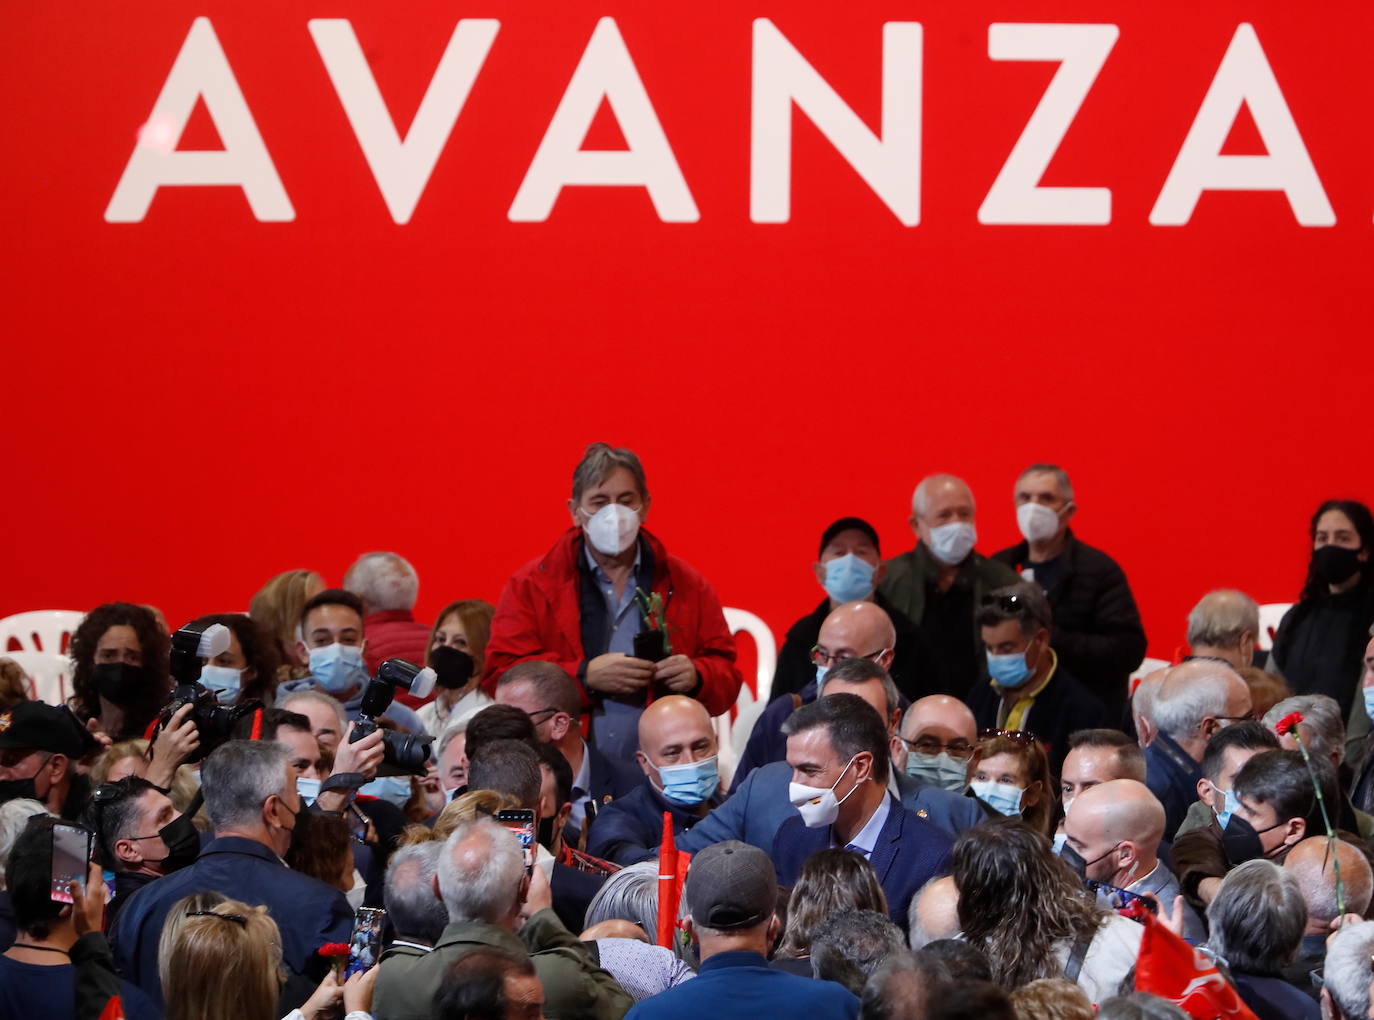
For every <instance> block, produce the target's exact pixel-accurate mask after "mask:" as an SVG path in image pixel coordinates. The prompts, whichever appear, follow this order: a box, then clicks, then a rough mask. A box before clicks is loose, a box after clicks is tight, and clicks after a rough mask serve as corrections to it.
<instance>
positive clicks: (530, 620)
mask: <svg viewBox="0 0 1374 1020" xmlns="http://www.w3.org/2000/svg"><path fill="white" fill-rule="evenodd" d="M568 512H569V514H570V516H571V518H572V521H571V523H572V527H570V528H569V529H568V530H567V531H565V532H564V533H563V535H562V536H561V537H560V538H559V539H558V541H557V543H555V545H554V547H553V548H552V549H550V550H549V551H548V552H547V553H546V554H545V555H544V556H542V557H540V558H539V559H537V560H534V561H533V562H531V563H529V564H527V565H526V566H524V567H522V568H520V569H519V570H518V571H516V572H515V574H514V575H513V576H512V577H511V579H510V580H509V581H508V582H507V583H506V586H505V589H504V590H503V591H502V592H501V598H500V601H499V602H498V603H497V605H496V614H495V616H494V617H493V618H492V621H491V638H490V640H489V641H488V643H487V662H486V671H485V672H484V674H483V676H482V686H483V688H484V689H485V690H486V691H487V693H488V694H492V695H494V694H495V691H496V681H497V678H499V677H500V676H501V674H503V673H505V671H506V670H508V669H510V667H511V666H513V665H515V664H516V663H517V662H523V661H525V660H527V659H544V660H547V661H550V662H554V663H556V664H557V665H559V666H561V667H562V668H563V670H564V671H565V672H566V673H568V674H569V675H570V676H572V677H574V678H575V679H576V680H577V682H578V689H579V695H580V699H581V713H580V714H582V715H590V717H591V719H590V730H591V739H590V742H591V744H592V745H593V746H594V747H598V748H600V749H601V750H602V751H603V752H605V753H606V754H607V755H609V756H611V757H613V758H619V759H621V760H624V761H628V760H629V759H630V758H631V757H632V756H633V755H634V752H635V751H636V750H638V744H639V735H638V725H639V716H640V713H641V712H643V711H644V706H645V705H647V704H648V703H649V702H651V701H653V700H654V699H655V698H658V697H663V696H664V695H668V694H682V695H685V696H687V697H691V698H696V699H697V700H698V701H700V702H701V703H702V705H704V706H705V708H706V711H707V712H709V713H710V714H711V715H713V716H715V715H720V714H721V713H723V712H728V711H729V710H730V708H731V706H733V705H734V703H735V699H736V698H737V697H738V696H739V689H740V684H741V683H742V677H741V676H740V672H739V669H738V668H737V667H736V666H735V641H734V638H733V637H732V636H731V635H730V628H729V627H728V626H727V625H726V623H725V614H724V613H723V612H722V610H721V606H720V600H719V599H718V598H717V597H716V593H715V590H714V589H713V588H712V587H711V585H710V583H709V582H708V581H707V580H706V579H705V578H704V577H702V576H701V575H700V574H699V573H697V571H696V570H694V569H693V568H692V567H690V566H689V565H688V564H686V563H684V562H683V561H682V560H680V559H678V558H677V557H676V556H673V555H670V554H669V553H668V551H667V550H666V549H665V548H664V546H663V543H662V542H660V541H659V540H658V538H657V537H655V536H654V535H651V534H649V532H648V531H646V530H644V529H643V523H644V519H645V517H646V516H647V515H648V512H649V488H648V485H647V483H646V481H645V477H644V468H643V466H642V465H641V464H640V462H639V458H638V457H636V456H635V455H634V453H632V452H631V451H629V450H624V449H613V448H612V447H610V446H608V445H606V444H605V443H593V444H592V445H591V446H589V447H587V450H586V453H585V454H583V457H582V462H581V463H580V464H578V466H577V469H576V470H575V471H574V472H573V484H572V498H571V499H570V500H569V501H568Z"/></svg>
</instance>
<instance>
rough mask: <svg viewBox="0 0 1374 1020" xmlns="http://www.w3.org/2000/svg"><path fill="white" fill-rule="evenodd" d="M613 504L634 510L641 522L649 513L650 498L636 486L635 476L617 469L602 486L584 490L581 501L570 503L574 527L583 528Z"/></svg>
mask: <svg viewBox="0 0 1374 1020" xmlns="http://www.w3.org/2000/svg"><path fill="white" fill-rule="evenodd" d="M612 503H619V504H620V505H621V506H625V507H629V508H630V509H631V510H634V511H635V512H636V513H638V514H639V519H640V520H641V521H642V520H643V519H644V517H645V516H646V515H647V514H648V512H649V498H648V497H647V496H645V495H644V493H642V492H641V491H640V489H639V486H638V485H636V484H635V476H634V475H632V474H630V472H629V471H627V470H626V469H625V468H616V469H615V470H614V471H612V472H611V473H610V474H609V475H607V476H606V479H605V481H603V482H601V484H599V485H593V486H590V487H589V488H586V489H583V490H582V497H581V499H578V500H576V501H573V500H569V501H568V509H569V511H571V513H572V520H573V525H574V526H575V527H578V528H580V527H582V526H583V525H584V524H586V523H587V521H588V519H589V518H591V517H594V516H595V515H596V513H597V511H598V510H600V509H602V508H603V507H606V506H609V505H610V504H612Z"/></svg>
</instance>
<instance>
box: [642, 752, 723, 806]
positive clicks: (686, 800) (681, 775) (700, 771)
mask: <svg viewBox="0 0 1374 1020" xmlns="http://www.w3.org/2000/svg"><path fill="white" fill-rule="evenodd" d="M654 767H655V768H656V769H658V778H659V780H660V781H662V783H663V796H665V797H667V798H668V799H669V800H671V801H672V802H673V803H674V804H682V805H684V806H686V807H692V806H693V805H696V804H700V803H701V802H702V801H704V800H709V799H710V798H711V797H713V796H715V793H716V790H717V789H719V788H720V773H719V772H717V771H716V756H715V755H714V754H713V755H711V757H709V758H702V759H701V760H700V761H692V762H687V763H686V764H685V765H655V766H654Z"/></svg>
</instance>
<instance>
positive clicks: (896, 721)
mask: <svg viewBox="0 0 1374 1020" xmlns="http://www.w3.org/2000/svg"><path fill="white" fill-rule="evenodd" d="M888 729H889V731H890V732H892V733H894V734H896V733H901V732H902V709H901V706H900V705H899V706H898V707H897V708H895V709H893V710H892V721H891V722H890V723H889V724H888Z"/></svg>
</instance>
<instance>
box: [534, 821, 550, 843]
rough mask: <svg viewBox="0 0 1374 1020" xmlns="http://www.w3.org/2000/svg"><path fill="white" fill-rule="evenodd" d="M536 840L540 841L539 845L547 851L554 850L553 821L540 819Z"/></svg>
mask: <svg viewBox="0 0 1374 1020" xmlns="http://www.w3.org/2000/svg"><path fill="white" fill-rule="evenodd" d="M534 838H535V839H537V840H539V845H540V846H542V847H543V848H544V849H545V850H550V851H551V850H552V849H553V819H552V818H541V819H539V831H538V832H537V833H536V834H535V837H534Z"/></svg>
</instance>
